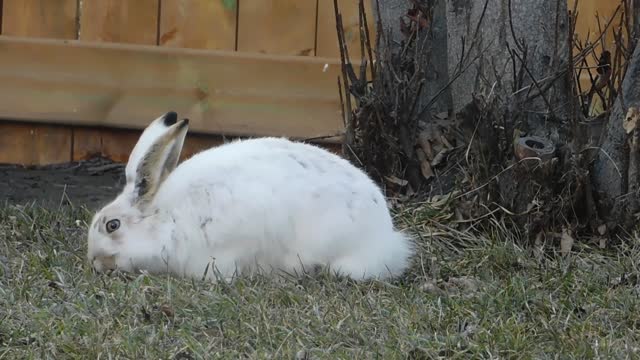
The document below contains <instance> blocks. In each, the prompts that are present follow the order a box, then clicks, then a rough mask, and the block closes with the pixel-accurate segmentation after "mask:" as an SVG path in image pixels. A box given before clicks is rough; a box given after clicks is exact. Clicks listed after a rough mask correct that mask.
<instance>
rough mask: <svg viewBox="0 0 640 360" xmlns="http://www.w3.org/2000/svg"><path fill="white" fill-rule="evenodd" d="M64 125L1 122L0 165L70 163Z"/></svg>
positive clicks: (67, 139) (69, 149) (68, 145)
mask: <svg viewBox="0 0 640 360" xmlns="http://www.w3.org/2000/svg"><path fill="white" fill-rule="evenodd" d="M71 143H72V141H71V129H70V128H69V127H66V126H52V125H45V124H28V123H15V122H7V121H0V163H11V164H20V165H45V164H56V163H64V162H68V161H70V160H71Z"/></svg>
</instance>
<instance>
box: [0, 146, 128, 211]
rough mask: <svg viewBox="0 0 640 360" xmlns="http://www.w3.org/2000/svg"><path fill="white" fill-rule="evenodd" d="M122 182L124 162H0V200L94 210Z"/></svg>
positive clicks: (12, 202)
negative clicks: (30, 163) (53, 163)
mask: <svg viewBox="0 0 640 360" xmlns="http://www.w3.org/2000/svg"><path fill="white" fill-rule="evenodd" d="M124 183H125V178H124V164H118V163H114V162H112V161H110V160H108V159H103V158H96V159H91V160H88V161H82V162H73V163H66V164H57V165H49V166H39V167H22V166H16V165H0V202H8V203H10V204H34V203H35V204H37V205H40V206H43V207H47V208H56V207H59V206H61V205H62V206H67V205H70V204H71V205H73V206H86V207H87V208H89V209H97V208H99V207H101V206H102V205H104V204H106V203H107V202H109V201H111V200H112V199H114V198H115V197H116V196H117V195H118V193H119V192H120V191H121V190H122V188H123V186H124Z"/></svg>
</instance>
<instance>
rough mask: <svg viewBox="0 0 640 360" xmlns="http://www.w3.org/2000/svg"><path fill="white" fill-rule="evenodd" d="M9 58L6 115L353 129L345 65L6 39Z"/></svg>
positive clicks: (213, 126)
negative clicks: (345, 109)
mask: <svg viewBox="0 0 640 360" xmlns="http://www.w3.org/2000/svg"><path fill="white" fill-rule="evenodd" d="M0 53H2V54H3V56H1V57H0V118H11V119H19V120H41V121H47V122H58V123H69V124H74V123H75V124H79V125H85V126H113V127H122V128H132V129H141V128H144V127H146V126H147V124H148V123H149V122H150V121H151V120H153V119H155V118H156V117H157V116H159V115H160V114H162V113H164V112H166V111H169V110H174V111H177V112H178V113H179V114H180V116H181V117H188V118H189V119H190V120H191V123H190V124H191V125H190V128H191V129H192V131H194V132H203V133H211V134H226V135H276V136H289V137H293V138H309V137H317V136H326V135H333V134H337V133H339V132H341V131H342V128H343V125H342V116H341V111H340V101H339V97H338V91H337V80H336V79H337V77H338V74H339V72H340V65H339V63H338V62H337V61H334V62H331V61H329V62H327V61H328V60H327V59H320V58H313V57H298V56H289V57H287V56H268V55H259V54H256V55H248V54H241V53H230V52H220V51H213V50H208V51H203V50H191V49H171V48H165V47H157V46H139V45H137V46H133V45H121V44H107V43H83V42H81V41H59V40H42V39H27V38H13V37H6V36H0ZM131 69H135V70H134V71H133V70H131ZM24 99H29V101H24ZM338 140H339V139H338V138H333V139H330V140H327V141H338Z"/></svg>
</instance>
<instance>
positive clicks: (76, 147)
mask: <svg viewBox="0 0 640 360" xmlns="http://www.w3.org/2000/svg"><path fill="white" fill-rule="evenodd" d="M140 133H141V131H140V130H125V129H105V128H84V127H82V128H78V127H76V128H75V129H73V134H74V138H73V161H80V160H86V159H90V158H92V157H94V156H104V157H108V158H110V159H111V160H113V161H117V162H126V161H127V159H128V158H129V153H131V150H132V149H133V147H134V146H135V144H136V142H137V141H138V137H140Z"/></svg>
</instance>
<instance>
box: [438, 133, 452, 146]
mask: <svg viewBox="0 0 640 360" xmlns="http://www.w3.org/2000/svg"><path fill="white" fill-rule="evenodd" d="M440 141H442V143H443V144H444V147H445V148H447V149H453V145H451V143H450V142H449V140H447V138H446V137H445V136H444V135H440Z"/></svg>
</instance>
